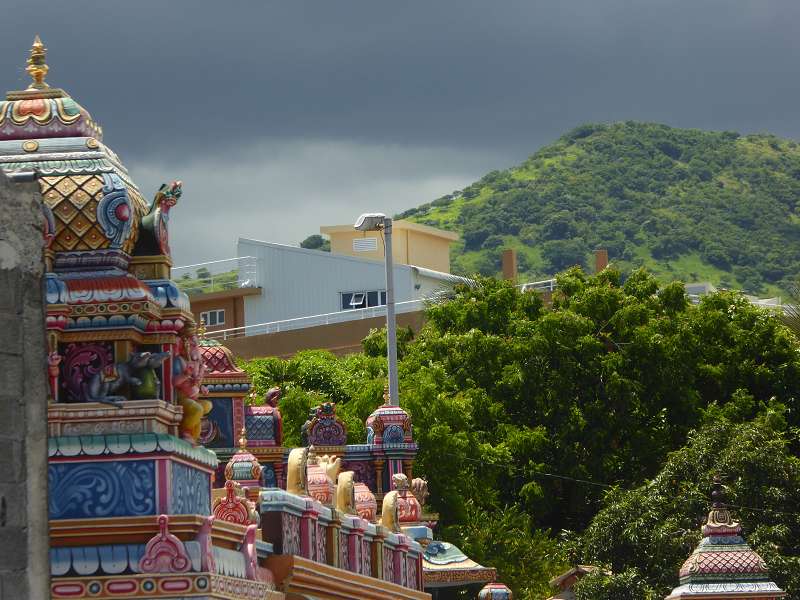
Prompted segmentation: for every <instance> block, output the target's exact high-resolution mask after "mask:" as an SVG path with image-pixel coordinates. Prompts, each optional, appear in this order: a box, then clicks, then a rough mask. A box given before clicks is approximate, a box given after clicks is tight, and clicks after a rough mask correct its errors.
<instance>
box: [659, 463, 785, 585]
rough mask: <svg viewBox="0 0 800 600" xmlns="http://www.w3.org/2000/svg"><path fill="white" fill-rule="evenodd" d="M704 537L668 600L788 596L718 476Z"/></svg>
mask: <svg viewBox="0 0 800 600" xmlns="http://www.w3.org/2000/svg"><path fill="white" fill-rule="evenodd" d="M702 532H703V539H702V540H701V541H700V544H699V545H698V546H697V548H695V550H694V552H692V555H691V556H690V557H689V558H688V559H687V560H686V562H685V563H683V566H682V567H681V570H680V574H679V576H680V585H679V586H678V587H676V588H675V589H674V590H672V593H670V594H669V596H667V598H666V600H683V599H698V600H700V599H702V600H723V599H726V598H742V599H746V600H776V599H777V598H783V597H784V596H786V592H784V591H783V590H781V589H780V588H779V587H778V586H777V585H776V584H775V582H773V581H772V580H771V579H770V576H769V569H767V565H766V563H765V562H764V559H763V558H761V556H759V555H758V553H757V552H755V551H754V550H753V549H752V548H751V547H750V545H749V544H748V543H747V542H746V541H745V539H744V537H743V536H742V527H741V525H740V524H739V523H737V522H736V521H734V520H733V517H732V516H731V513H730V510H728V505H727V504H726V499H725V487H724V486H723V485H722V482H721V481H720V479H719V478H715V480H714V489H713V492H712V504H711V511H710V512H709V514H708V520H707V521H706V524H705V525H703V529H702Z"/></svg>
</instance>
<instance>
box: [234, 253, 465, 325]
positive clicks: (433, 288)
mask: <svg viewBox="0 0 800 600" xmlns="http://www.w3.org/2000/svg"><path fill="white" fill-rule="evenodd" d="M237 254H238V256H252V257H255V259H256V265H257V270H258V274H257V278H258V281H259V282H260V285H261V286H262V289H263V291H262V294H261V295H260V296H249V297H247V298H245V311H244V312H245V325H246V326H252V325H257V324H260V323H269V322H273V321H282V320H285V319H294V318H297V317H306V316H309V315H322V314H326V313H334V312H339V311H343V310H350V309H357V308H368V307H372V306H381V305H383V304H385V303H386V272H385V268H384V263H383V261H379V260H370V259H365V258H356V257H353V256H346V255H342V254H332V253H330V252H322V251H319V250H307V249H305V248H298V247H296V246H287V245H283V244H275V243H271V242H262V241H258V240H251V239H246V238H239V241H238V244H237ZM460 279H461V278H459V277H456V276H454V275H450V274H449V273H442V272H440V271H432V270H430V269H425V268H422V267H415V266H413V265H395V267H394V285H395V302H406V301H409V300H422V299H426V298H430V297H432V296H435V295H436V294H437V293H439V292H441V291H442V290H444V289H449V288H452V286H453V284H454V282H456V281H459V280H460Z"/></svg>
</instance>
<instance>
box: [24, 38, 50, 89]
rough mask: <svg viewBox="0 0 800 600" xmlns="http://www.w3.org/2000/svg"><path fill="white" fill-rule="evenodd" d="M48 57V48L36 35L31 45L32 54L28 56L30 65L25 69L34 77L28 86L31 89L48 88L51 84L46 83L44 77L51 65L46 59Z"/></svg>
mask: <svg viewBox="0 0 800 600" xmlns="http://www.w3.org/2000/svg"><path fill="white" fill-rule="evenodd" d="M46 58H47V48H45V47H44V44H43V43H42V40H41V38H40V37H39V36H38V34H37V36H36V38H35V39H34V40H33V45H32V46H31V52H30V56H29V57H28V66H27V68H26V69H25V70H26V71H27V72H28V74H29V75H30V76H31V79H33V83H31V84H30V85H29V86H28V89H29V90H46V89H47V88H49V87H50V86H49V85H47V83H45V81H44V78H45V77H46V76H47V72H48V71H49V70H50V67H48V66H47V63H46V62H45V59H46Z"/></svg>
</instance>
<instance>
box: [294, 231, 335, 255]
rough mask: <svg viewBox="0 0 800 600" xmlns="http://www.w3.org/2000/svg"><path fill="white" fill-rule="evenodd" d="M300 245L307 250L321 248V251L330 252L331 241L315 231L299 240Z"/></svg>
mask: <svg viewBox="0 0 800 600" xmlns="http://www.w3.org/2000/svg"><path fill="white" fill-rule="evenodd" d="M300 247H301V248H308V249H309V250H322V251H323V252H330V251H331V241H330V240H327V239H325V238H324V237H322V236H321V235H320V234H318V233H315V234H313V235H310V236H308V237H307V238H306V239H304V240H303V241H302V242H300Z"/></svg>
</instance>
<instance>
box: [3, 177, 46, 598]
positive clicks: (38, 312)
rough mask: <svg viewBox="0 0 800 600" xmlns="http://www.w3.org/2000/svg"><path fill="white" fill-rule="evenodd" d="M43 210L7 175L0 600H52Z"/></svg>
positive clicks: (29, 188) (32, 192)
mask: <svg viewBox="0 0 800 600" xmlns="http://www.w3.org/2000/svg"><path fill="white" fill-rule="evenodd" d="M42 221H43V217H42V211H41V197H40V195H39V188H38V185H37V184H36V183H35V182H32V181H31V182H27V183H12V182H11V181H9V180H8V179H7V178H6V177H5V176H4V175H3V173H2V171H0V599H2V600H6V599H8V600H11V599H12V598H13V599H15V600H20V599H23V598H29V599H32V600H38V599H39V598H41V599H45V598H48V597H49V573H50V568H49V563H48V528H47V374H46V347H47V346H46V336H45V327H44V315H45V313H44V294H43V284H42V276H43V273H44V262H43V258H42V234H41V231H42Z"/></svg>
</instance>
